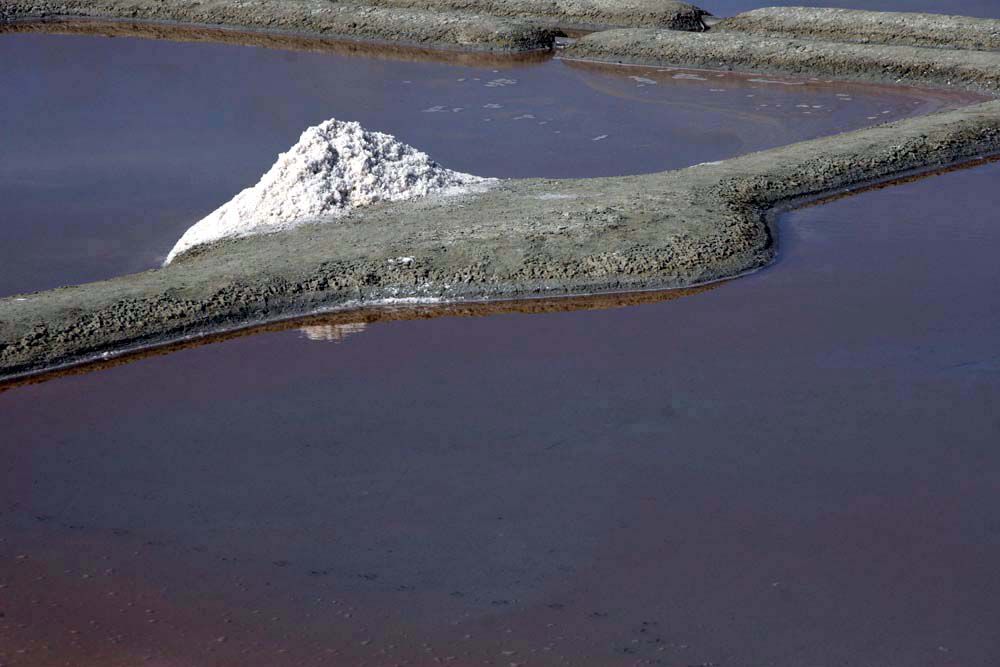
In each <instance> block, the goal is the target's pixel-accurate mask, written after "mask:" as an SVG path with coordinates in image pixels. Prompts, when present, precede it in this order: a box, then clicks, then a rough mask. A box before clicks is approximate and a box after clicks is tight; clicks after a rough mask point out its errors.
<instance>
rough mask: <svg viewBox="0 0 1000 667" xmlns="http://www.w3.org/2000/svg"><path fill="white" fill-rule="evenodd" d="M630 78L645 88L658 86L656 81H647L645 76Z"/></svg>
mask: <svg viewBox="0 0 1000 667" xmlns="http://www.w3.org/2000/svg"><path fill="white" fill-rule="evenodd" d="M629 78H630V79H632V80H633V81H635V82H636V83H638V84H640V85H644V86H645V85H651V86H655V85H656V80H654V79H647V78H646V77H644V76H630V77H629Z"/></svg>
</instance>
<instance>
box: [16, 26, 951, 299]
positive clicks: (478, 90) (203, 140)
mask: <svg viewBox="0 0 1000 667" xmlns="http://www.w3.org/2000/svg"><path fill="white" fill-rule="evenodd" d="M118 30H119V31H120V30H122V28H121V27H120V26H119V27H118ZM314 48H320V46H318V45H314ZM325 48H327V49H329V48H330V47H329V46H327V47H325ZM373 55H379V54H378V53H377V52H376V53H374V54H373ZM455 60H458V61H459V63H461V62H465V63H473V64H456V63H454V62H453V63H447V62H445V63H442V62H428V61H426V60H425V61H421V60H413V61H405V60H401V59H399V58H398V56H397V58H396V59H391V58H386V57H368V58H363V57H351V56H349V55H343V54H339V53H336V52H330V51H327V52H310V51H284V50H276V49H266V48H258V47H247V46H237V45H232V44H212V43H178V42H168V41H152V40H142V39H135V38H129V37H119V38H115V39H110V38H107V37H101V36H94V35H79V34H70V35H51V34H0V62H2V63H4V64H5V66H4V67H3V68H0V89H2V90H6V91H17V94H14V95H5V97H4V104H3V106H2V107H0V128H2V130H0V131H2V135H0V136H2V140H0V201H2V202H3V224H0V267H2V268H0V296H9V295H11V294H18V293H23V292H29V291H35V290H42V289H50V288H53V287H58V286H60V285H72V284H77V283H81V282H88V281H92V280H99V279H103V278H110V277H113V276H116V275H122V274H126V273H133V272H136V271H141V270H145V269H149V268H153V267H155V266H158V265H159V264H160V263H161V262H162V261H163V259H164V257H165V256H166V254H167V252H168V251H169V250H170V248H171V247H172V246H173V244H174V243H175V242H176V241H177V239H178V238H180V236H181V235H182V234H183V233H184V231H185V230H186V229H187V228H188V227H190V226H191V225H192V224H193V223H194V222H196V221H197V220H199V219H200V218H202V217H203V216H205V215H207V214H208V213H209V212H211V211H212V210H213V209H215V208H216V207H218V206H220V205H221V204H223V203H225V202H227V201H229V200H230V199H231V198H232V197H233V196H234V195H235V194H236V193H237V192H239V191H240V190H241V189H243V188H245V187H249V186H250V185H253V184H254V183H256V182H257V180H258V178H259V177H260V175H261V174H262V173H264V172H265V171H266V170H267V169H268V168H269V167H270V166H271V164H272V163H273V162H274V161H275V158H276V157H277V155H278V154H279V153H280V152H282V151H284V150H287V149H288V148H289V147H290V146H291V145H292V144H294V143H295V142H296V140H297V139H298V138H299V135H300V134H301V133H302V131H303V130H304V129H306V128H307V127H309V126H311V125H316V124H317V123H319V122H321V121H323V120H326V119H328V118H331V117H336V118H339V119H341V120H356V121H359V122H360V123H361V124H362V125H363V126H365V127H367V128H369V129H373V130H379V131H382V132H387V133H389V134H393V135H396V136H397V137H399V138H400V139H401V140H402V141H404V142H406V143H409V144H411V145H413V146H416V147H417V148H420V149H421V150H424V151H426V152H428V153H429V154H430V155H431V157H433V158H434V159H435V160H437V161H439V162H440V163H441V164H443V165H445V166H446V167H449V168H451V169H456V170H458V171H464V172H471V173H475V174H479V175H483V176H495V177H501V178H523V177H534V176H544V177H552V178H577V177H587V176H610V175H621V174H634V173H644V172H652V171H662V170H666V169H674V168H680V167H685V166H689V165H691V164H696V163H698V162H706V161H713V160H719V159H724V158H728V157H732V156H735V155H739V154H742V153H746V152H749V151H754V150H760V149H764V148H770V147H774V146H779V145H782V144H786V143H790V142H793V141H798V140H802V139H808V138H813V137H819V136H824V135H827V134H831V133H833V132H837V131H843V130H847V129H853V128H857V127H863V126H865V125H871V124H874V123H876V122H884V121H887V120H892V119H897V118H901V117H905V116H910V115H914V114H920V113H926V112H927V111H929V110H931V109H934V108H938V107H941V106H943V105H947V104H957V103H960V101H961V100H962V99H967V98H962V97H959V96H956V95H950V94H943V93H932V92H918V91H900V90H895V89H890V88H884V87H878V86H865V85H850V84H844V83H836V84H825V83H822V82H816V81H807V80H787V79H785V80H782V79H776V78H774V77H755V76H734V75H723V74H718V73H707V72H696V71H680V70H663V69H648V68H629V67H607V66H595V65H583V64H570V63H565V62H561V61H555V60H551V59H545V58H541V59H540V58H538V57H534V58H529V59H525V60H524V61H523V62H517V61H511V60H506V61H505V60H503V59H497V58H492V59H488V60H486V61H485V62H484V63H483V64H481V65H479V66H476V65H474V63H475V61H476V58H474V57H470V56H462V57H460V59H459V58H456V59H455Z"/></svg>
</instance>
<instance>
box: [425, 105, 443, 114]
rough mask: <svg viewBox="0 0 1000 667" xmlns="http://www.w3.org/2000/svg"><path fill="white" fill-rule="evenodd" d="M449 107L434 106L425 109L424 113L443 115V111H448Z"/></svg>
mask: <svg viewBox="0 0 1000 667" xmlns="http://www.w3.org/2000/svg"><path fill="white" fill-rule="evenodd" d="M447 110H448V108H447V107H443V106H441V105H440V104H438V105H436V106H432V107H430V108H429V109H424V113H441V112H442V111H447Z"/></svg>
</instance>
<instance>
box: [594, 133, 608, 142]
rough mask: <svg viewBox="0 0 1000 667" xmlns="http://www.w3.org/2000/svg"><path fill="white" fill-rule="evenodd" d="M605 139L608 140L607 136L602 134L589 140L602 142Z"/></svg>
mask: <svg viewBox="0 0 1000 667" xmlns="http://www.w3.org/2000/svg"><path fill="white" fill-rule="evenodd" d="M607 138H608V135H606V134H602V135H600V136H597V137H594V138H593V139H591V141H604V140H605V139H607Z"/></svg>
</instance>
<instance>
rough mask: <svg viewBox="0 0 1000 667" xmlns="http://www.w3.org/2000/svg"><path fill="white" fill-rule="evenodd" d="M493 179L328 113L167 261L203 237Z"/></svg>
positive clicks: (476, 186) (272, 227) (458, 189)
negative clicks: (456, 167) (436, 159)
mask: <svg viewBox="0 0 1000 667" xmlns="http://www.w3.org/2000/svg"><path fill="white" fill-rule="evenodd" d="M493 182H495V179H490V178H481V177H479V176H472V175H471V174H462V173H459V172H456V171H451V170H450V169H445V168H444V167H442V166H441V165H439V164H438V163H436V162H434V161H433V160H431V159H430V157H429V156H428V155H427V154H426V153H423V152H421V151H419V150H417V149H416V148H413V147H412V146H408V145H407V144H404V143H403V142H401V141H399V140H397V139H396V138H395V137H393V136H392V135H389V134H383V133H382V132H369V131H368V130H365V129H364V128H363V127H361V125H359V124H358V123H353V122H343V121H339V120H336V119H330V120H328V121H326V122H324V123H321V124H319V125H317V126H315V127H310V128H309V129H308V130H306V131H305V132H303V133H302V136H301V137H300V138H299V141H298V143H297V144H295V145H294V146H292V147H291V148H290V149H289V150H288V152H287V153H282V154H281V155H280V156H278V161H277V162H275V163H274V166H272V167H271V169H270V170H268V172H267V173H266V174H264V176H263V177H261V179H260V181H259V182H258V183H257V185H255V186H253V187H252V188H247V189H246V190H244V191H243V192H241V193H239V194H238V195H236V197H234V198H233V199H232V200H230V201H229V202H228V203H226V204H223V205H222V206H220V207H219V208H218V209H216V210H215V211H213V212H212V213H210V214H209V215H208V216H206V217H205V218H203V219H202V220H200V221H198V222H197V223H195V224H194V225H192V226H191V228H190V229H188V230H187V231H186V232H184V235H183V236H182V237H181V238H180V240H179V241H177V243H176V244H175V245H174V247H173V249H172V250H171V251H170V254H169V255H167V260H166V262H165V264H169V263H170V262H171V261H173V259H174V258H175V257H177V255H179V254H180V253H182V252H184V251H186V250H189V249H190V248H193V247H194V246H197V245H201V244H204V243H211V242H213V241H218V240H220V239H224V238H234V237H241V236H250V235H252V234H263V233H268V232H273V231H278V230H283V229H289V228H292V227H295V226H297V225H300V224H303V223H306V222H313V221H316V219H317V218H333V217H338V216H342V215H346V214H347V213H348V212H350V211H351V209H354V208H357V207H358V206H366V205H368V204H374V203H375V202H379V201H399V200H403V199H412V198H414V197H422V196H425V195H430V194H442V195H453V194H462V193H466V192H472V191H477V190H482V189H484V188H485V187H486V186H488V185H489V184H490V183H493Z"/></svg>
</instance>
